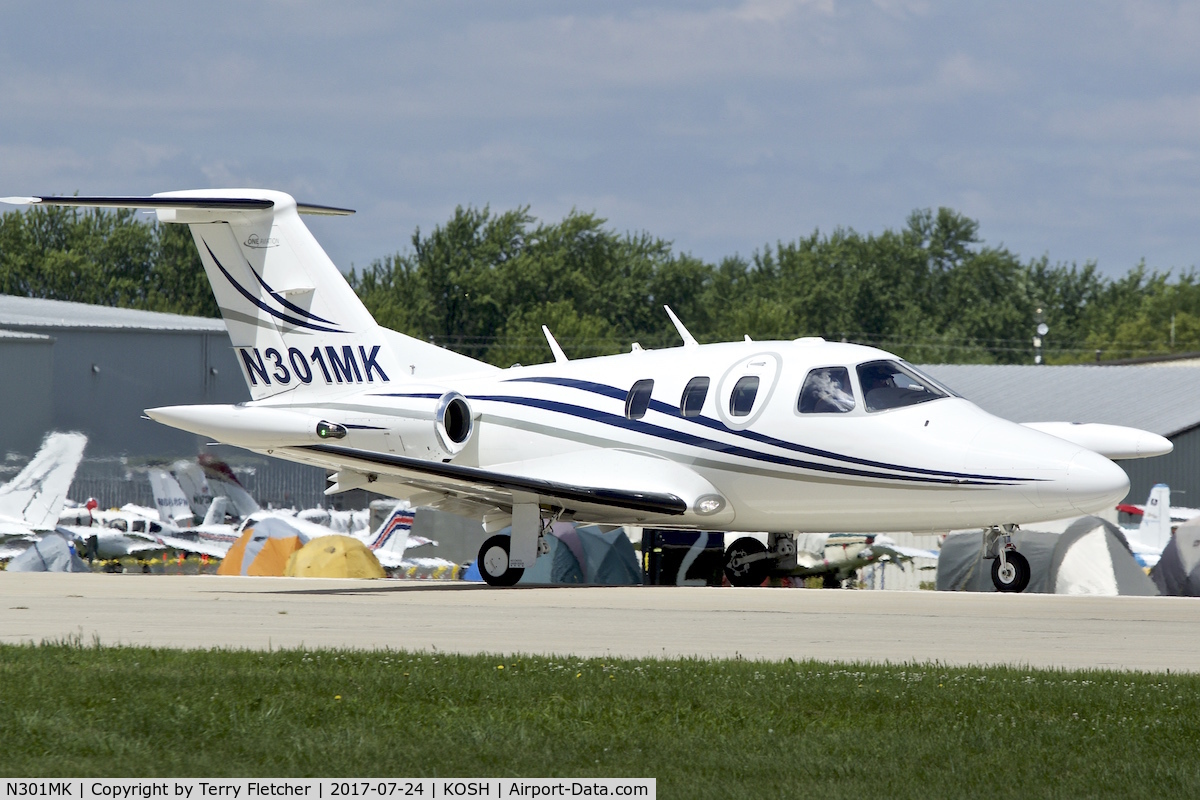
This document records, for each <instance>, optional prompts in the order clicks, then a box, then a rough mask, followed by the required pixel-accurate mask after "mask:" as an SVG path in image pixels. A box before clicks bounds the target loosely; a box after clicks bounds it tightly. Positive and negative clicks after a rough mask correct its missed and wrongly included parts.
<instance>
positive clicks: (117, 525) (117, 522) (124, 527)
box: [108, 519, 129, 533]
mask: <svg viewBox="0 0 1200 800" xmlns="http://www.w3.org/2000/svg"><path fill="white" fill-rule="evenodd" d="M108 527H110V528H112V529H113V530H115V531H121V532H122V533H124V532H125V531H128V530H129V523H128V522H126V521H125V520H123V519H114V520H113V521H112V522H110V523H108Z"/></svg>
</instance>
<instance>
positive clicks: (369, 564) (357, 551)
mask: <svg viewBox="0 0 1200 800" xmlns="http://www.w3.org/2000/svg"><path fill="white" fill-rule="evenodd" d="M283 574H284V575H287V576H288V577H290V578H382V577H384V572H383V567H381V566H380V565H379V559H377V558H376V557H375V554H374V553H372V552H371V551H370V550H368V549H367V546H366V545H365V544H363V543H362V542H361V541H359V540H358V539H355V538H354V537H353V536H340V535H333V536H319V537H317V538H316V539H313V540H311V541H310V542H309V543H308V544H306V545H304V547H301V548H300V549H299V550H297V551H296V552H294V553H292V555H291V556H290V557H289V558H288V563H287V567H286V568H285V569H284V572H283Z"/></svg>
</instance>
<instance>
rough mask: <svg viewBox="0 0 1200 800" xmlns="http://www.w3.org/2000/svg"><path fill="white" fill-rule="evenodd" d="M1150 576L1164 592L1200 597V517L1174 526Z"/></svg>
mask: <svg viewBox="0 0 1200 800" xmlns="http://www.w3.org/2000/svg"><path fill="white" fill-rule="evenodd" d="M1150 577H1151V578H1153V579H1154V585H1155V586H1157V587H1158V590H1159V591H1160V592H1162V593H1163V594H1165V595H1172V596H1175V597H1200V517H1193V518H1192V519H1190V520H1188V521H1187V522H1185V523H1183V524H1182V525H1180V526H1179V527H1178V528H1176V529H1175V533H1173V534H1171V539H1170V541H1168V542H1167V546H1166V547H1165V548H1164V549H1163V553H1162V558H1160V559H1159V560H1158V563H1157V564H1155V565H1154V569H1153V570H1151V571H1150Z"/></svg>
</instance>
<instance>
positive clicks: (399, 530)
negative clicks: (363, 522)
mask: <svg viewBox="0 0 1200 800" xmlns="http://www.w3.org/2000/svg"><path fill="white" fill-rule="evenodd" d="M414 519H415V516H414V514H413V510H412V509H411V508H409V507H408V505H407V504H405V503H397V504H396V507H395V508H393V509H392V513H391V514H388V516H387V519H385V520H384V521H383V524H382V525H380V526H379V528H378V529H376V530H375V532H374V533H371V534H369V535H367V536H366V537H365V538H364V539H363V542H364V543H365V544H366V545H367V547H368V548H370V549H371V550H372V551H373V552H374V553H375V555H376V556H377V557H378V556H381V555H383V554H386V555H387V556H389V557H390V561H394V562H399V561H400V560H401V559H403V558H404V550H405V549H406V548H407V547H408V535H409V533H411V532H412V526H413V521H414ZM382 560H383V559H382V558H381V561H382ZM385 566H386V565H385Z"/></svg>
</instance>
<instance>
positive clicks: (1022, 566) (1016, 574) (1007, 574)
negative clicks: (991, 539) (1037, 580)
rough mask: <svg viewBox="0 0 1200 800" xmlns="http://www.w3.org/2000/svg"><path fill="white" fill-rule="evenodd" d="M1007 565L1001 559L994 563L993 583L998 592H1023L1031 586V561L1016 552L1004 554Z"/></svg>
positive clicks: (1011, 551) (1010, 551)
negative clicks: (1002, 564) (1001, 563)
mask: <svg viewBox="0 0 1200 800" xmlns="http://www.w3.org/2000/svg"><path fill="white" fill-rule="evenodd" d="M1004 560H1005V562H1007V563H1005V565H1004V567H1003V568H1001V566H1000V559H999V558H997V559H996V560H995V561H993V562H992V583H994V584H995V585H996V591H998V592H1023V591H1025V587H1027V586H1028V585H1029V561H1028V560H1027V559H1026V558H1025V556H1023V555H1021V554H1020V553H1018V552H1017V551H1016V550H1009V551H1007V552H1006V553H1005V554H1004Z"/></svg>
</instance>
